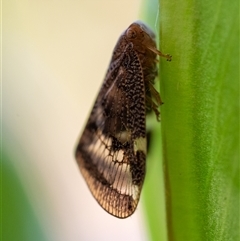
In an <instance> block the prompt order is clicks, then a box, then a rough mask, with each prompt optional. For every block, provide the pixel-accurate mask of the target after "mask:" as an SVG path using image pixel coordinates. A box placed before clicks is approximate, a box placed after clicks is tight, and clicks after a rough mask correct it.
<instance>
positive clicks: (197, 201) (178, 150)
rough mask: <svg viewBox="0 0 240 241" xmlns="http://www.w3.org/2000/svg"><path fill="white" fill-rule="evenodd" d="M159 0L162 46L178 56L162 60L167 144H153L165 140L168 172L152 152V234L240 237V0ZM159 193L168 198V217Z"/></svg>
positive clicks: (148, 195)
mask: <svg viewBox="0 0 240 241" xmlns="http://www.w3.org/2000/svg"><path fill="white" fill-rule="evenodd" d="M159 6H160V14H159V26H160V34H159V36H160V50H161V51H163V52H164V53H165V52H167V53H170V54H171V55H172V56H173V59H172V62H170V63H169V62H166V61H165V59H161V63H160V71H159V72H160V80H161V97H162V100H163V101H164V105H162V107H161V120H162V121H161V129H162V145H161V142H160V141H159V140H157V139H155V140H153V141H154V143H153V145H152V146H151V151H152V152H153V153H159V149H160V145H161V147H162V149H163V152H162V153H163V167H164V171H162V169H161V158H160V157H159V158H158V163H159V164H158V165H159V166H158V171H156V170H154V172H153V174H154V175H155V176H154V177H153V176H152V173H150V172H152V170H151V169H152V168H151V166H152V165H153V164H150V162H152V159H151V157H152V155H154V154H152V153H150V155H149V157H148V172H147V177H146V185H145V186H144V189H147V190H144V203H145V204H146V213H147V219H148V223H149V224H150V232H151V236H152V240H160V239H159V237H160V236H159V235H161V234H159V233H160V232H161V231H160V230H161V229H162V228H163V230H164V227H167V233H168V235H167V236H168V237H167V239H161V240H177V241H182V240H184V241H185V240H194V241H198V240H214V241H217V240H239V239H240V236H239V179H238V178H239V2H238V1H237V0H232V1H218V0H212V1H207V0H200V1H187V0H180V1H169V0H162V1H161V2H160V5H159ZM158 133H159V132H157V133H155V135H159V134H158ZM154 138H157V137H154ZM159 138H160V137H159ZM158 155H159V154H156V155H155V156H158ZM149 176H151V177H149ZM163 176H164V182H165V190H164V191H162V190H161V189H160V186H161V178H162V177H163ZM148 178H151V180H152V181H151V183H150V181H148V180H147V179H148ZM159 180H160V181H159ZM156 186H158V187H159V188H158V189H157V190H159V193H157V194H156V193H155V192H156ZM156 195H157V196H160V197H162V196H164V198H165V199H166V220H167V221H166V224H162V223H163V221H160V220H162V219H164V214H161V215H162V216H161V217H160V216H159V214H158V213H159V210H162V209H163V208H164V204H162V201H161V198H159V199H157V200H156V198H155V196H156ZM152 210H155V215H154V211H152ZM156 215H158V218H156V217H154V216H156ZM153 220H156V221H153ZM152 223H154V225H152ZM162 225H163V227H162ZM163 232H164V231H163Z"/></svg>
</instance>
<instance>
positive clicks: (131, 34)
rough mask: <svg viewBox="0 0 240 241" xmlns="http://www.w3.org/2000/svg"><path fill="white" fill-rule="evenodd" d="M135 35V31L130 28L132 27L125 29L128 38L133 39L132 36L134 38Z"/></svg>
mask: <svg viewBox="0 0 240 241" xmlns="http://www.w3.org/2000/svg"><path fill="white" fill-rule="evenodd" d="M136 36H137V33H136V32H135V31H134V30H132V29H128V30H127V37H128V38H130V39H133V38H136Z"/></svg>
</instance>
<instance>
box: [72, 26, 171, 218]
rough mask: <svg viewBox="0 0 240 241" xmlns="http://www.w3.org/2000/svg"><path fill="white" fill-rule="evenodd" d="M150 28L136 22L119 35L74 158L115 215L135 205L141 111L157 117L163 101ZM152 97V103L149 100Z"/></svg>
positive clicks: (142, 152)
mask: <svg viewBox="0 0 240 241" xmlns="http://www.w3.org/2000/svg"><path fill="white" fill-rule="evenodd" d="M157 55H161V56H163V57H166V58H167V59H168V60H170V59H171V56H170V55H163V54H162V53H161V52H159V51H158V50H157V49H156V43H155V40H154V34H153V32H152V31H151V30H150V29H149V28H148V27H146V25H144V24H143V23H141V22H135V23H133V24H131V25H130V26H129V28H128V29H127V30H126V31H125V32H124V33H123V34H122V35H121V37H120V39H119V41H118V43H117V45H116V47H115V49H114V52H113V56H112V59H111V62H110V66H109V69H108V71H107V74H106V77H105V80H104V82H103V85H102V87H101V90H100V92H99V95H98V97H97V99H96V102H95V104H94V107H93V110H92V112H91V114H90V117H89V119H88V122H87V124H86V127H85V129H84V131H83V134H82V137H81V138H80V141H79V144H78V146H77V150H76V159H77V162H78V165H79V168H80V171H81V173H82V174H83V176H84V178H85V180H86V182H87V185H88V187H89V189H90V191H91V192H92V194H93V196H94V197H95V199H96V200H97V201H98V203H99V204H100V205H101V206H102V207H103V208H104V209H105V210H106V211H107V212H109V213H110V214H112V215H114V216H116V217H118V218H126V217H128V216H130V215H131V214H132V213H133V212H134V211H135V209H136V207H137V204H138V201H139V197H140V192H141V189H142V185H143V181H144V176H145V163H146V111H147V110H153V111H154V112H155V114H156V116H157V118H159V114H160V113H159V111H158V106H159V105H160V104H161V103H162V102H161V98H160V95H159V93H158V92H157V91H156V90H155V88H154V87H153V83H154V79H155V77H156V75H157V71H156V63H157V60H156V57H157ZM153 99H154V100H155V101H154V100H153Z"/></svg>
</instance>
